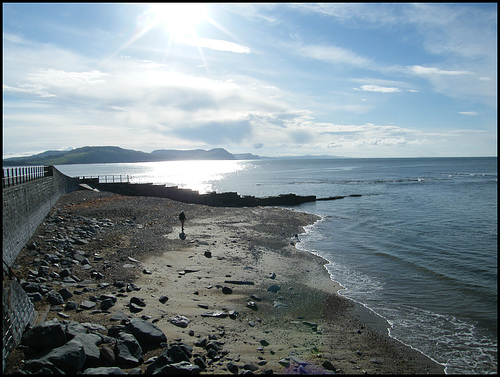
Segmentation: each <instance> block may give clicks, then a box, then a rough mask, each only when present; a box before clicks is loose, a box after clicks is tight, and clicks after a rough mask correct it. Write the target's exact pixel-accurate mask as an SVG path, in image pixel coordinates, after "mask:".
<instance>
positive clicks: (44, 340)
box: [21, 320, 67, 350]
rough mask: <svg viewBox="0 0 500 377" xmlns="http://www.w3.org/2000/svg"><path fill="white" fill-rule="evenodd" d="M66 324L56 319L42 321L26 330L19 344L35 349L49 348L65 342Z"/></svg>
mask: <svg viewBox="0 0 500 377" xmlns="http://www.w3.org/2000/svg"><path fill="white" fill-rule="evenodd" d="M65 330H66V326H64V325H63V324H61V323H60V322H59V321H58V320H53V321H47V322H43V323H41V324H39V325H37V326H35V327H33V328H32V329H31V330H28V331H26V332H25V333H24V334H23V336H22V340H21V344H23V345H25V346H29V347H33V348H35V349H39V350H42V349H51V348H55V347H60V346H62V345H63V344H65V343H66V341H67V338H66V331H65Z"/></svg>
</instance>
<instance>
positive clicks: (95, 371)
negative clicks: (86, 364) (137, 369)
mask: <svg viewBox="0 0 500 377" xmlns="http://www.w3.org/2000/svg"><path fill="white" fill-rule="evenodd" d="M82 374H91V375H99V376H105V375H108V374H127V373H125V372H124V371H123V370H122V369H121V368H118V367H98V368H87V369H85V370H84V371H83V373H82Z"/></svg>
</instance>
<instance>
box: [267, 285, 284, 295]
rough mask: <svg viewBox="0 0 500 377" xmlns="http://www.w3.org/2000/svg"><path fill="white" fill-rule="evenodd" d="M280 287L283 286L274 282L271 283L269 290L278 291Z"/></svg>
mask: <svg viewBox="0 0 500 377" xmlns="http://www.w3.org/2000/svg"><path fill="white" fill-rule="evenodd" d="M280 289H281V287H280V286H279V285H276V284H274V285H271V286H270V287H269V288H267V291H268V292H272V293H277V292H278V291H279V290H280Z"/></svg>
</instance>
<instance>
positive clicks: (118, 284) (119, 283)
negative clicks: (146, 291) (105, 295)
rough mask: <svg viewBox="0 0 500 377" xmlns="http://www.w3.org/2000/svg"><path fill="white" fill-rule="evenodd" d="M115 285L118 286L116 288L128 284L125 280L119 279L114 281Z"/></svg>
mask: <svg viewBox="0 0 500 377" xmlns="http://www.w3.org/2000/svg"><path fill="white" fill-rule="evenodd" d="M113 285H114V286H115V287H116V288H125V287H126V286H127V284H126V283H125V282H124V281H119V280H115V281H114V282H113Z"/></svg>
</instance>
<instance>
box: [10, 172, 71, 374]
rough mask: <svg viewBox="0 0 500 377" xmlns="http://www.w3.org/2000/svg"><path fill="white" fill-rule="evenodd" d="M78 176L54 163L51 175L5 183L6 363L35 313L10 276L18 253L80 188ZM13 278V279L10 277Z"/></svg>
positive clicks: (15, 281) (24, 294)
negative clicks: (57, 205)
mask: <svg viewBox="0 0 500 377" xmlns="http://www.w3.org/2000/svg"><path fill="white" fill-rule="evenodd" d="M79 181H80V180H79V179H78V178H70V177H67V176H66V175H64V174H62V173H61V172H59V171H58V170H57V169H55V168H54V167H52V166H50V167H49V174H48V176H45V177H42V178H38V179H35V180H33V181H30V182H26V183H21V184H17V185H14V186H11V187H4V188H3V190H2V196H3V209H2V216H3V217H2V228H3V234H2V259H3V271H4V275H3V284H2V318H3V327H2V338H3V339H2V340H3V342H2V343H3V349H2V356H3V363H2V371H3V370H4V369H5V360H6V358H7V356H8V354H9V352H10V351H11V350H12V348H13V347H15V346H16V345H17V344H18V343H19V341H20V339H21V336H22V334H23V332H24V329H25V327H26V325H27V324H29V323H30V322H31V321H32V320H33V318H34V316H35V310H34V306H33V303H32V302H31V300H30V299H29V298H28V296H27V295H26V292H24V290H23V289H22V288H21V285H20V284H19V282H18V281H17V280H16V279H14V276H11V271H12V270H11V267H12V266H13V264H14V262H15V260H16V258H17V256H18V255H19V253H20V252H21V250H22V248H23V247H24V246H25V245H26V243H27V242H28V241H29V239H30V238H31V237H32V236H33V234H34V233H35V231H36V229H37V227H38V226H39V225H40V224H41V223H42V222H43V220H44V218H45V216H47V214H48V213H49V212H50V210H51V208H52V207H53V206H54V204H55V203H56V202H57V201H58V200H59V198H60V197H61V196H62V195H63V194H65V193H67V192H70V191H75V190H78V189H79V188H80V187H79ZM9 279H10V280H9Z"/></svg>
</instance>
